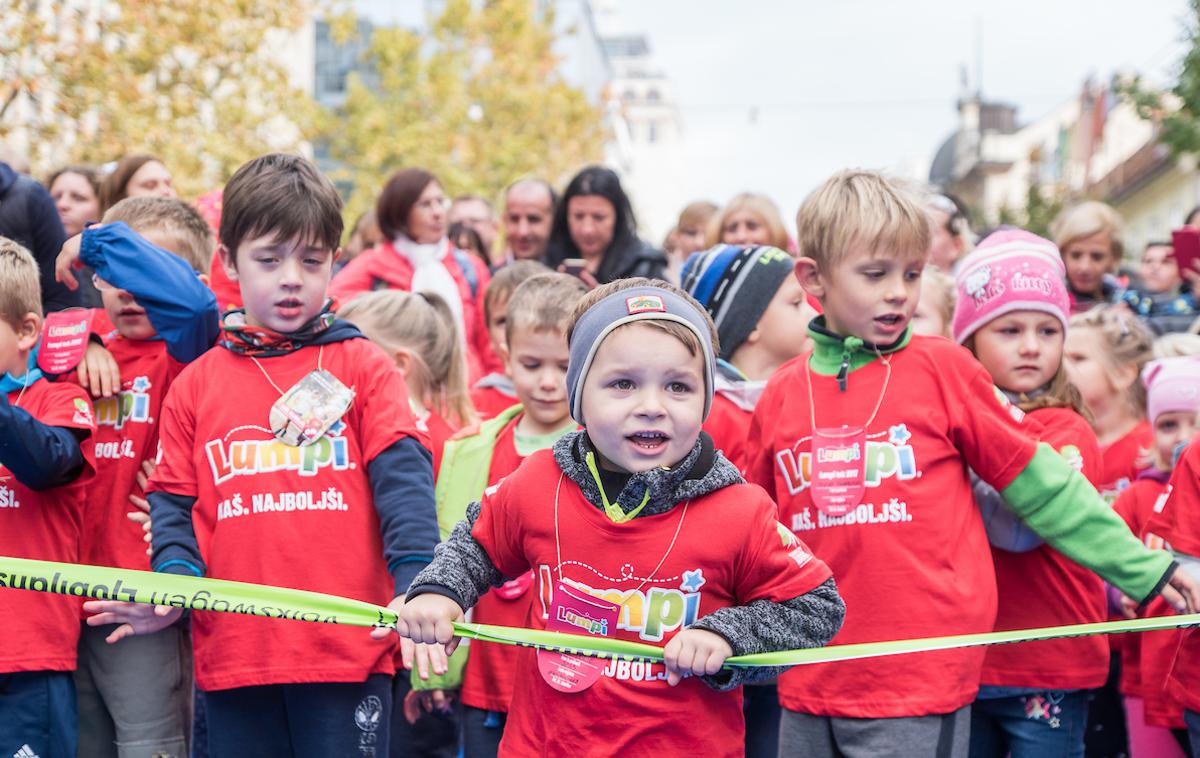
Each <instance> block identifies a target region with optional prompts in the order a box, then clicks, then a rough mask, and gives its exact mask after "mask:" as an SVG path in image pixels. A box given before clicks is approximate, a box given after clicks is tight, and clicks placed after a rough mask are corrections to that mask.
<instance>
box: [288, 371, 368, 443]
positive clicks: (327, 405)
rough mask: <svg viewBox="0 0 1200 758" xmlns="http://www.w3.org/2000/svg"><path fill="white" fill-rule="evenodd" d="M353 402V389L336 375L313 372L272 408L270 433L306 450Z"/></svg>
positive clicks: (326, 372) (297, 383)
mask: <svg viewBox="0 0 1200 758" xmlns="http://www.w3.org/2000/svg"><path fill="white" fill-rule="evenodd" d="M353 401H354V390H352V389H350V388H349V387H347V386H346V385H344V384H342V383H341V381H339V380H338V378H337V377H336V376H334V375H333V374H331V373H329V372H328V371H325V370H324V369H317V370H316V371H311V372H309V373H308V374H306V375H305V376H304V378H302V379H301V380H300V381H298V382H296V384H295V385H294V386H293V387H292V388H291V389H290V390H288V391H287V392H285V393H283V397H281V398H279V399H278V400H276V401H275V404H274V405H273V406H271V416H270V421H271V431H272V432H274V434H275V437H276V439H278V440H280V441H281V442H283V443H285V444H288V445H291V446H293V447H307V446H308V445H311V444H313V443H314V442H316V441H317V440H319V439H321V437H323V436H325V432H327V431H329V428H330V427H331V426H333V425H334V424H336V423H337V421H338V419H340V418H341V417H342V416H343V415H344V414H345V413H346V411H347V410H349V408H350V403H351V402H353Z"/></svg>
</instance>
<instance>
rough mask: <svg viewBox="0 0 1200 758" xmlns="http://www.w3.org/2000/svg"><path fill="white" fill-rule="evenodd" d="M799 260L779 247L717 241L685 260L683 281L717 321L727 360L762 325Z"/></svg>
mask: <svg viewBox="0 0 1200 758" xmlns="http://www.w3.org/2000/svg"><path fill="white" fill-rule="evenodd" d="M795 262H796V261H795V259H794V258H792V256H790V255H788V254H787V253H785V252H784V251H782V250H780V249H779V248H777V247H767V246H756V247H740V246H738V245H717V246H715V247H712V248H709V249H708V250H705V251H704V252H702V253H695V254H693V255H692V256H691V257H690V258H688V259H687V263H685V264H683V272H682V274H681V275H680V280H681V284H682V286H683V288H684V289H685V290H687V291H688V294H690V295H691V296H692V297H694V298H696V300H698V301H699V302H700V304H701V305H703V306H704V307H705V308H707V309H708V312H709V314H710V315H711V316H712V319H713V323H715V324H716V325H717V337H718V339H719V340H720V343H721V355H720V357H721V359H722V360H726V361H727V360H729V359H730V357H731V356H732V355H733V353H734V351H736V350H737V349H738V348H739V347H740V346H741V344H742V343H743V342H745V341H746V338H747V337H749V336H750V332H752V331H754V328H755V327H756V326H758V320H759V319H760V318H762V315H763V313H764V312H766V310H767V306H768V305H770V303H771V298H773V297H775V293H776V292H778V291H779V287H780V285H782V284H783V283H784V281H785V280H787V278H788V277H789V276H791V275H792V268H793V266H794V264H795Z"/></svg>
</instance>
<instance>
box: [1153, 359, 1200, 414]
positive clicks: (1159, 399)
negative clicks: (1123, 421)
mask: <svg viewBox="0 0 1200 758" xmlns="http://www.w3.org/2000/svg"><path fill="white" fill-rule="evenodd" d="M1142 384H1144V385H1146V410H1147V411H1148V414H1149V419H1150V421H1151V423H1153V422H1154V420H1155V419H1156V418H1158V417H1159V415H1161V414H1163V413H1170V412H1171V411H1200V357H1195V356H1189V357H1186V358H1161V359H1159V360H1157V361H1150V362H1149V363H1147V364H1146V367H1145V368H1143V369H1142Z"/></svg>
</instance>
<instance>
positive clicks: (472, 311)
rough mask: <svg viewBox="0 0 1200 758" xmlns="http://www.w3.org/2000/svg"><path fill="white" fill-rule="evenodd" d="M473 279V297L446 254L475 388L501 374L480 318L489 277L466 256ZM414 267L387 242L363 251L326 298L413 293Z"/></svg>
mask: <svg viewBox="0 0 1200 758" xmlns="http://www.w3.org/2000/svg"><path fill="white" fill-rule="evenodd" d="M469 257H470V261H471V266H472V268H473V270H474V275H475V288H474V290H475V293H474V294H472V291H471V290H472V288H471V285H470V283H469V282H468V281H467V277H466V276H465V275H464V274H463V271H462V269H461V268H460V267H459V265H458V261H457V260H456V259H455V258H453V257H451V255H450V254H447V256H446V257H445V258H443V259H442V262H443V263H444V264H445V266H446V270H447V271H449V272H450V276H452V277H453V278H454V282H455V283H456V284H457V285H458V293H459V295H461V296H462V314H463V328H464V330H465V331H466V343H467V364H468V369H469V371H468V375H469V376H468V380H469V381H470V382H471V383H472V384H474V383H475V382H476V381H477V380H478V379H479V378H480V377H482V376H484V375H485V374H488V373H491V372H492V371H503V370H504V367H503V366H501V365H500V359H499V358H497V357H496V354H495V353H493V352H492V342H491V338H490V337H489V336H488V331H487V320H486V319H484V317H483V293H484V292H486V291H487V286H488V282H489V281H491V274H490V273H488V269H487V266H486V265H484V263H483V261H482V260H480V259H479V257H478V256H475V255H472V256H469ZM412 277H413V267H412V264H411V263H409V261H408V259H407V258H405V257H404V256H403V255H401V254H400V253H398V252H396V248H395V247H393V246H392V243H390V242H384V243H383V244H382V245H380V246H379V247H373V248H371V249H370V250H365V251H363V252H362V253H360V254H359V255H358V256H356V257H355V258H354V260H352V261H350V262H349V263H347V264H346V267H345V268H343V269H342V270H341V271H339V272H338V273H337V276H335V277H333V281H332V282H330V284H329V296H330V297H335V298H337V299H338V301H339V302H342V303H348V302H350V301H351V300H352V299H353V298H354V296H355V295H358V294H361V293H363V292H370V291H372V290H377V289H381V288H383V289H397V290H405V291H408V290H411V289H412Z"/></svg>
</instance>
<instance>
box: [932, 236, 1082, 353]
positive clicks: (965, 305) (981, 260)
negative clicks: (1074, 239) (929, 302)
mask: <svg viewBox="0 0 1200 758" xmlns="http://www.w3.org/2000/svg"><path fill="white" fill-rule="evenodd" d="M1066 275H1067V272H1066V269H1065V268H1064V267H1063V262H1062V256H1060V255H1059V253H1058V248H1057V247H1055V246H1054V243H1053V242H1051V241H1050V240H1047V239H1042V238H1041V237H1039V236H1037V235H1036V234H1030V233H1029V232H1026V231H1023V230H1021V229H1004V230H1002V231H998V232H995V233H993V234H989V235H988V236H987V238H986V239H984V240H983V242H980V243H979V246H978V247H976V248H975V249H974V250H973V251H972V252H971V254H970V255H968V256H967V257H966V258H964V259H963V260H962V262H961V263H960V264H959V266H958V271H957V273H956V274H955V276H954V282H955V284H956V285H958V302H957V303H955V306H954V341H955V342H958V343H960V344H961V343H963V342H965V341H966V339H967V338H968V337H970V336H971V335H972V334H974V333H975V332H976V331H978V330H979V328H980V327H982V326H983V325H984V324H986V323H988V322H989V321H991V320H992V319H995V318H999V317H1000V316H1003V315H1004V314H1005V313H1011V312H1013V311H1041V312H1042V313H1048V314H1050V315H1051V316H1054V317H1055V318H1057V319H1058V320H1059V321H1061V322H1062V325H1063V330H1064V331H1065V330H1066V328H1067V316H1068V313H1069V311H1070V300H1069V299H1068V298H1067V285H1066Z"/></svg>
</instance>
